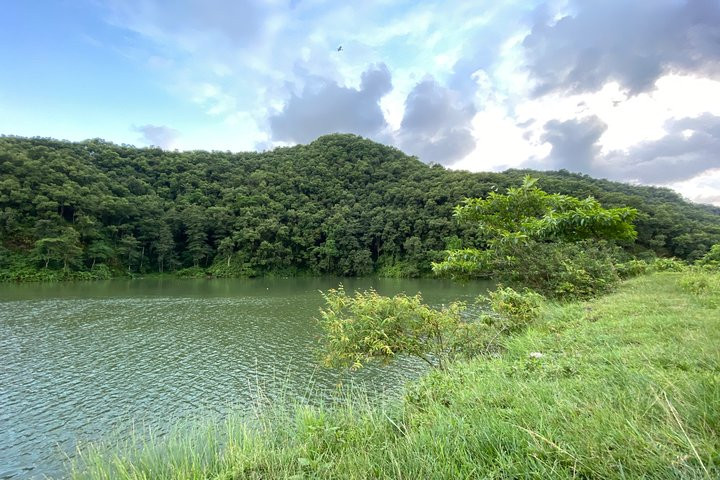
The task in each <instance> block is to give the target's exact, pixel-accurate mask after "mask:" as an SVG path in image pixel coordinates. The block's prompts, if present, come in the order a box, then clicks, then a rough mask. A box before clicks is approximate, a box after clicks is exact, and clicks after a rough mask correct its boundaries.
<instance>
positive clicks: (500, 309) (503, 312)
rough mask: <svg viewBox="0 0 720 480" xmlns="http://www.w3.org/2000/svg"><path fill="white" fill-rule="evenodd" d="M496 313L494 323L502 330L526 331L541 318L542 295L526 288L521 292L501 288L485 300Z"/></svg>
mask: <svg viewBox="0 0 720 480" xmlns="http://www.w3.org/2000/svg"><path fill="white" fill-rule="evenodd" d="M484 300H485V301H487V303H489V305H490V308H491V309H492V311H493V312H494V313H495V315H494V322H493V323H495V324H496V325H497V326H498V327H499V328H500V329H501V330H507V331H510V332H517V331H519V330H524V329H525V328H527V327H528V326H530V325H531V324H532V323H533V322H535V321H537V320H538V319H539V318H540V307H541V305H542V302H543V297H542V295H540V294H538V293H536V292H534V291H532V290H530V289H528V288H526V289H524V290H523V291H521V292H518V291H515V290H513V289H512V288H510V287H502V286H499V287H498V288H497V289H496V290H494V291H492V292H490V293H489V295H488V297H486V298H485V299H484Z"/></svg>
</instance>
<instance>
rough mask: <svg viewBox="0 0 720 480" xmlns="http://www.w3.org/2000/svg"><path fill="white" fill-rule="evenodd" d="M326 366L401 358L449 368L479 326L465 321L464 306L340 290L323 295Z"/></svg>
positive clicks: (464, 349) (403, 296)
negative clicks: (404, 357) (407, 357)
mask: <svg viewBox="0 0 720 480" xmlns="http://www.w3.org/2000/svg"><path fill="white" fill-rule="evenodd" d="M323 297H324V298H325V302H326V306H325V308H323V309H321V312H320V313H321V324H322V327H323V330H324V332H325V335H324V346H325V352H326V353H325V357H324V362H325V364H326V365H328V366H345V367H352V368H360V367H362V366H363V365H364V364H366V363H368V362H370V361H373V360H379V361H381V362H384V363H388V362H390V361H392V360H394V359H395V358H397V357H398V356H399V355H409V356H414V357H417V358H420V359H422V360H423V361H425V362H426V363H428V364H429V365H430V366H432V367H437V368H447V366H448V365H449V364H450V363H451V362H452V361H453V360H454V359H455V358H456V357H457V356H458V355H460V354H461V353H463V352H465V351H466V350H467V348H468V346H469V345H471V344H475V342H476V337H477V336H478V334H479V332H480V330H482V325H480V324H479V323H477V322H472V323H470V322H467V321H465V320H464V319H463V312H464V311H465V305H464V304H462V303H457V302H456V303H451V304H450V305H448V306H443V307H442V308H440V309H436V308H432V307H429V306H427V305H425V304H423V303H422V297H421V296H420V295H419V294H418V295H415V296H413V297H408V296H407V295H404V294H399V295H395V296H394V297H384V296H381V295H378V294H377V292H375V291H374V290H369V291H365V292H356V293H355V295H354V296H348V295H347V294H346V293H345V290H344V289H343V287H342V286H340V288H338V289H337V290H335V289H331V290H329V291H328V292H327V293H324V294H323Z"/></svg>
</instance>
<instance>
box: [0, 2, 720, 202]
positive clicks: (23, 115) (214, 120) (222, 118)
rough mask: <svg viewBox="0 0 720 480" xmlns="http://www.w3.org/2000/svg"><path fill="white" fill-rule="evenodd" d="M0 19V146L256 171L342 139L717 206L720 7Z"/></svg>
mask: <svg viewBox="0 0 720 480" xmlns="http://www.w3.org/2000/svg"><path fill="white" fill-rule="evenodd" d="M2 6H3V8H2V12H1V13H0V65H2V68H0V134H5V135H20V136H41V137H52V138H58V139H67V140H73V141H79V140H84V139H88V138H103V139H105V140H108V141H112V142H114V143H123V144H132V145H137V146H149V145H155V146H159V147H162V148H165V149H178V150H194V149H204V150H222V151H225V150H230V151H248V150H257V151H263V150H270V149H272V148H275V147H278V146H288V145H294V144H298V143H309V142H311V141H312V140H314V139H315V138H317V137H318V136H320V135H323V134H328V133H334V132H343V133H344V132H347V133H354V134H358V135H362V136H364V137H367V138H370V139H372V140H375V141H378V142H381V143H384V144H387V145H392V146H395V147H397V148H399V149H401V150H403V151H404V152H406V153H408V154H411V155H415V156H417V157H418V158H419V159H420V160H422V161H424V162H427V163H440V164H442V165H445V166H447V167H449V168H456V169H464V170H470V171H502V170H505V169H507V168H534V169H539V170H557V169H566V170H569V171H571V172H580V173H585V174H588V175H591V176H593V177H597V178H608V179H611V180H618V181H623V182H628V183H634V184H647V185H660V186H666V187H670V188H672V189H674V190H676V191H678V192H679V193H681V194H682V195H683V196H684V197H686V198H688V199H690V200H693V201H696V202H703V203H712V204H715V205H720V0H517V1H514V0H505V1H500V0H494V1H490V0H474V1H471V0H466V1H452V0H449V1H422V0H412V1H404V0H395V1H390V0H364V1H353V0H349V1H344V2H338V1H325V0H282V1H280V0H263V1H260V0H102V1H101V0H33V1H28V0H6V1H5V2H3V5H2ZM340 47H342V48H340Z"/></svg>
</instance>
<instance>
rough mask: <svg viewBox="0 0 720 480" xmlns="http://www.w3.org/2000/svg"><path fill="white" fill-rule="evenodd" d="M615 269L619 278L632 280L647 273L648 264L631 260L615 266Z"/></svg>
mask: <svg viewBox="0 0 720 480" xmlns="http://www.w3.org/2000/svg"><path fill="white" fill-rule="evenodd" d="M615 268H616V270H617V273H618V275H619V276H620V278H632V277H637V276H638V275H643V274H645V273H648V272H649V270H650V264H648V262H646V261H645V260H637V259H633V260H629V261H627V262H624V263H618V264H617V265H615Z"/></svg>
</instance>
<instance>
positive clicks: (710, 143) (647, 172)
mask: <svg viewBox="0 0 720 480" xmlns="http://www.w3.org/2000/svg"><path fill="white" fill-rule="evenodd" d="M606 128H607V125H606V124H605V123H604V122H603V121H602V120H601V119H599V118H598V117H595V116H593V117H588V118H584V119H574V120H567V121H564V122H559V121H557V120H553V121H550V122H547V123H546V124H545V126H544V134H543V135H542V140H543V141H545V142H548V143H549V144H550V145H551V146H552V149H551V151H550V153H549V155H548V156H547V157H546V158H544V159H532V160H530V161H528V162H526V163H524V164H523V166H524V167H528V168H536V169H561V168H564V169H567V170H570V171H575V172H581V173H586V174H589V175H592V176H594V177H603V178H609V179H612V180H620V181H633V182H638V183H644V184H655V185H671V184H679V183H680V182H687V181H688V180H690V179H692V178H695V177H698V178H699V176H702V175H708V174H709V173H710V172H713V171H717V170H720V154H719V153H718V152H720V117H718V116H715V115H711V114H703V115H700V116H698V117H689V118H681V119H672V120H669V121H667V122H666V123H665V130H666V132H667V134H666V135H664V136H662V137H661V138H659V139H655V140H647V141H643V142H640V143H638V144H636V145H634V146H632V147H631V148H629V149H627V150H624V151H611V152H608V153H605V154H603V153H602V152H601V148H600V143H601V137H602V135H603V133H604V132H605V130H606ZM708 195H713V194H712V193H710V194H708Z"/></svg>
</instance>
